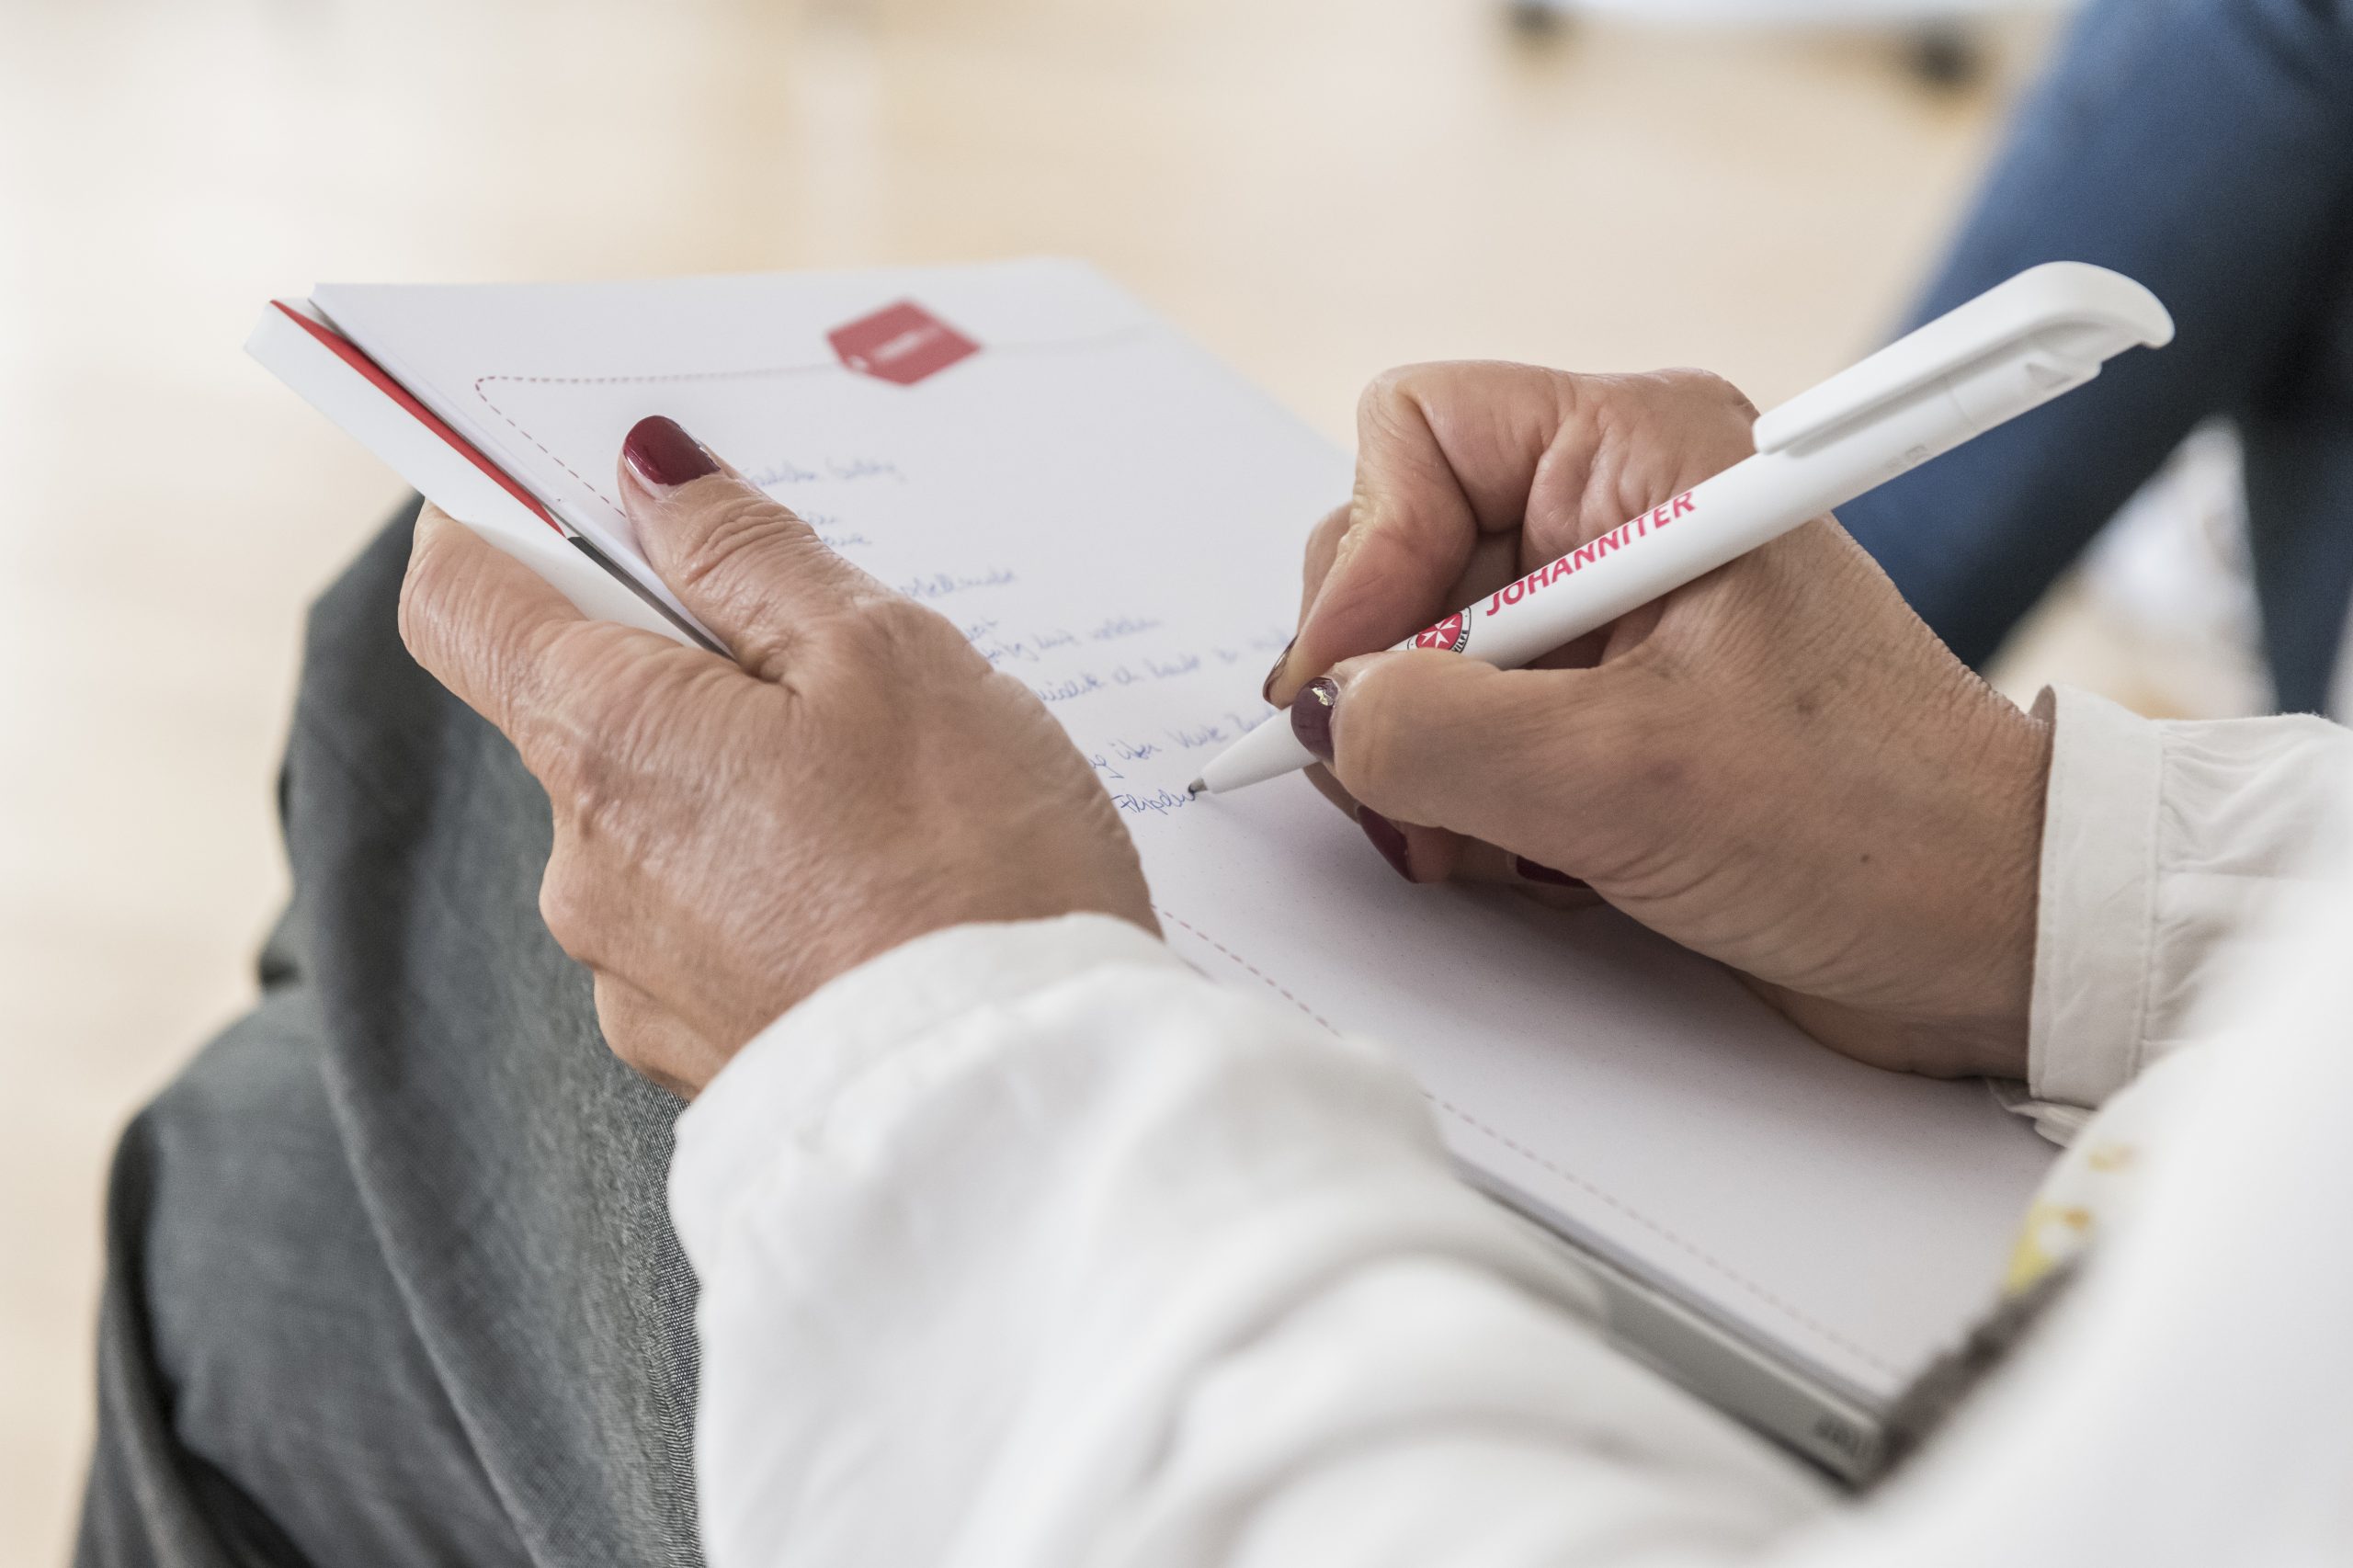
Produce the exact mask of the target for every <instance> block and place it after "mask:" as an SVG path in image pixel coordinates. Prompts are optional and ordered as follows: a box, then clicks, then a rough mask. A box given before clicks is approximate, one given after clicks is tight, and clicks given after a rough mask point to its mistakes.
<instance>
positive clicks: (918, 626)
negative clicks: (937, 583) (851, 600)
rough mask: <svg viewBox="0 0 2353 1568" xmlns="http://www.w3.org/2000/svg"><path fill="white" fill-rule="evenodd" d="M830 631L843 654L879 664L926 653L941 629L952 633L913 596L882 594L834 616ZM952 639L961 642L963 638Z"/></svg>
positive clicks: (935, 640) (942, 621) (938, 617)
mask: <svg viewBox="0 0 2353 1568" xmlns="http://www.w3.org/2000/svg"><path fill="white" fill-rule="evenodd" d="M832 631H833V636H834V639H835V642H836V644H837V646H838V647H839V648H840V650H841V652H842V653H844V654H846V655H847V656H848V657H850V658H853V659H858V660H862V661H867V662H869V663H870V664H871V665H874V666H876V667H881V666H884V665H888V664H890V663H892V662H895V661H899V660H903V659H907V658H911V657H917V656H921V655H923V654H925V653H928V652H929V651H931V650H932V649H933V647H934V646H935V645H936V643H937V642H938V640H939V637H940V634H941V633H942V632H949V633H950V634H951V635H952V633H953V629H952V628H951V627H949V624H948V622H947V621H946V620H945V619H942V618H941V617H940V616H939V615H938V614H937V613H935V612H934V611H931V610H928V609H926V608H924V607H923V606H921V605H919V604H916V603H915V601H914V600H912V599H904V598H901V597H898V596H896V595H882V596H877V597H873V598H870V599H866V600H864V601H862V602H860V603H859V604H858V607H857V608H855V609H854V610H853V611H852V612H851V613H850V614H848V615H845V616H841V617H839V618H837V619H835V622H834V625H833V628H832ZM954 641H955V642H958V643H960V644H961V643H962V642H963V639H962V638H961V637H955V638H954Z"/></svg>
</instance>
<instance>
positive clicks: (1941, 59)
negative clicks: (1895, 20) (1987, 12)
mask: <svg viewBox="0 0 2353 1568" xmlns="http://www.w3.org/2000/svg"><path fill="white" fill-rule="evenodd" d="M1992 64H1993V59H1992V53H1991V51H1989V50H1988V49H1987V48H1986V47H1985V42H1984V39H1982V38H1981V37H1980V36H1979V35H1978V33H1977V32H1976V30H1975V29H1974V28H1969V27H1966V26H1963V25H1962V24H1961V23H1958V22H1944V23H1938V24H1937V25H1936V26H1933V27H1927V28H1920V29H1919V30H1918V31H1917V32H1915V33H1914V34H1913V35H1912V36H1911V37H1910V38H1909V39H1907V40H1905V41H1904V68H1905V69H1906V70H1908V71H1909V72H1911V74H1913V76H1914V77H1915V79H1917V80H1918V81H1919V82H1920V83H1921V85H1924V86H1927V87H1931V88H1934V89H1935V90H1936V91H1938V92H1941V93H1958V92H1963V91H1966V90H1967V89H1969V88H1971V87H1973V86H1975V85H1977V84H1979V83H1980V82H1983V81H1984V79H1985V77H1986V75H1987V74H1988V73H1989V71H1990V70H1991V68H1992Z"/></svg>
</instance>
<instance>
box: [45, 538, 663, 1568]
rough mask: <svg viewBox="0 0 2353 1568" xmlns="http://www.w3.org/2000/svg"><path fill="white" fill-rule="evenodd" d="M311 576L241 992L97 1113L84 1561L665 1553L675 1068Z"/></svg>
mask: <svg viewBox="0 0 2353 1568" xmlns="http://www.w3.org/2000/svg"><path fill="white" fill-rule="evenodd" d="M413 516H414V508H411V510H410V511H408V512H405V513H404V514H403V515H402V516H401V517H399V518H397V519H395V521H394V522H393V524H392V526H391V527H389V528H387V529H386V530H385V531H384V533H383V534H382V535H381V536H380V537H379V538H378V539H377V540H375V541H374V543H373V544H371V545H370V546H369V549H368V551H366V552H365V554H364V555H363V556H362V557H361V558H360V559H359V561H358V562H356V563H355V564H354V565H353V567H352V568H351V569H350V571H349V572H348V573H347V574H346V575H345V576H344V578H343V579H342V580H341V581H340V582H338V583H337V584H336V585H335V587H334V588H333V589H332V590H330V591H329V592H328V594H327V595H326V596H325V597H324V598H323V599H322V600H321V601H320V602H319V604H318V605H317V607H316V608H314V610H313V614H312V617H311V622H310V634H309V642H308V647H307V652H306V655H305V662H304V670H303V676H302V684H301V697H300V699H299V702H298V707H297V713H296V719H295V724H294V730H293V734H292V738H291V740H290V744H289V747H288V755H287V764H286V772H285V776H284V781H283V784H282V787H281V790H282V804H283V809H284V815H285V820H286V833H287V844H288V850H289V854H290V858H291V861H292V865H293V869H294V879H295V894H294V899H293V902H292V904H291V905H290V909H289V910H288V912H287V915H286V916H285V918H284V920H283V921H282V922H281V924H280V926H279V927H278V930H277V932H276V933H275V934H274V935H273V937H272V938H271V940H270V943H269V946H268V949H267V951H266V953H265V955H264V960H263V977H264V982H265V986H266V993H265V996H264V999H263V1001H262V1002H261V1004H260V1005H259V1006H257V1007H256V1009H255V1010H254V1012H253V1013H251V1014H250V1015H248V1016H247V1017H244V1018H243V1019H241V1020H240V1021H239V1022H237V1023H236V1024H234V1025H233V1026H232V1027H231V1028H229V1029H228V1030H227V1031H226V1032H225V1033H224V1034H222V1037H221V1038H219V1039H218V1040H214V1041H213V1042H212V1043H211V1044H210V1045H209V1046H207V1047H206V1048H205V1050H204V1051H202V1052H201V1053H200V1054H199V1056H198V1057H197V1059H196V1060H195V1061H194V1062H192V1063H191V1064H190V1065H189V1066H188V1068H187V1069H186V1070H185V1072H183V1074H181V1075H180V1077H179V1078H178V1079H177V1080H176V1082H175V1083H174V1084H173V1085H171V1086H170V1087H169V1088H168V1089H167V1090H166V1091H165V1093H164V1094H163V1095H162V1096H160V1097H159V1098H158V1099H157V1100H156V1102H155V1103H154V1104H153V1106H152V1107H150V1108H148V1109H147V1110H146V1111H145V1112H144V1113H143V1114H142V1116H141V1117H140V1119H138V1120H137V1122H135V1123H134V1125H133V1126H132V1127H131V1130H130V1131H129V1132H128V1133H127V1134H126V1136H125V1139H124V1142H123V1145H122V1148H121V1150H120V1152H119V1154H118V1157H117V1163H116V1169H115V1176H114V1182H113V1187H112V1190H111V1192H110V1194H109V1200H108V1282H107V1289H106V1303H105V1307H104V1309H103V1315H102V1323H101V1331H100V1340H101V1344H100V1432H99V1441H98V1447H97V1455H96V1459H95V1460H94V1463H93V1467H92V1471H91V1478H90V1484H89V1488H88V1493H87V1496H86V1500H85V1516H84V1525H83V1536H82V1542H81V1549H80V1552H79V1560H80V1561H81V1562H84V1563H89V1564H96V1563H134V1562H165V1563H175V1564H180V1563H185V1564H189V1565H206V1568H210V1565H212V1564H220V1563H232V1562H234V1563H244V1562H272V1563H275V1562H310V1563H314V1564H327V1563H338V1562H369V1563H373V1564H388V1565H389V1564H409V1563H419V1564H422V1563H437V1564H446V1563H459V1562H462V1563H507V1562H515V1563H523V1562H529V1563H538V1564H559V1563H574V1562H578V1563H590V1562H594V1563H598V1564H609V1563H624V1562H675V1563H692V1562H697V1561H699V1554H698V1553H697V1551H696V1548H695V1544H694V1528H693V1514H692V1495H693V1494H692V1488H691V1480H690V1475H689V1470H688V1442H689V1433H690V1431H691V1427H692V1415H693V1408H692V1402H693V1392H694V1359H693V1358H694V1342H693V1324H692V1316H693V1281H692V1278H691V1275H690V1273H689V1271H688V1267H687V1265H686V1262H685V1259H684V1257H683V1256H682V1255H681V1254H680V1252H679V1250H678V1248H677V1244H676V1240H675V1238H674V1237H673V1236H672V1235H671V1233H670V1230H669V1225H668V1220H667V1216H666V1212H665V1206H664V1202H663V1179H664V1174H665V1169H666V1166H667V1163H668V1158H669V1148H670V1131H671V1125H672V1122H673V1121H674V1119H675V1118H676V1113H677V1110H678V1105H677V1102H676V1101H675V1100H674V1099H672V1098H671V1097H670V1096H667V1095H665V1094H664V1093H662V1092H661V1091H659V1090H657V1089H654V1088H653V1087H651V1086H650V1085H646V1084H645V1083H643V1082H642V1080H640V1079H639V1078H638V1077H637V1076H636V1075H635V1074H631V1073H630V1072H629V1071H628V1070H627V1069H625V1068H623V1067H621V1066H620V1064H619V1063H618V1062H615V1061H614V1060H613V1058H612V1057H611V1055H610V1054H609V1052H608V1051H607V1050H606V1049H605V1046H604V1043H603V1041H602V1040H601V1039H600V1038H599V1036H598V1034H597V1027H596V1020H595V1015H594V1010H593V1007H592V1006H591V1003H590V997H589V987H588V981H587V977H586V975H585V973H584V972H583V971H581V970H580V969H579V968H578V967H577V966H576V965H574V964H573V963H572V962H571V960H568V959H566V958H565V957H564V955H563V952H562V951H561V950H559V949H557V948H556V947H555V945H554V943H553V942H552V940H551V938H550V937H548V935H547V932H546V929H545V927H544V926H543V925H542V924H541V923H540V918H539V915H538V892H539V881H540V869H541V868H542V867H543V866H544V865H545V863H546V857H547V846H548V833H549V824H548V812H547V804H546V801H545V798H544V797H543V796H542V795H541V794H540V790H539V788H538V786H537V785H536V784H535V783H534V782H533V781H532V780H531V778H530V777H529V775H528V774H526V773H525V772H524V771H523V769H522V767H521V766H520V764H519V763H518V762H517V759H516V757H515V755H514V753H513V751H512V749H511V748H510V747H508V746H507V744H506V742H505V741H504V740H503V739H502V738H501V737H500V736H499V735H498V734H497V733H495V732H494V731H493V730H491V729H490V728H489V727H488V726H487V725H485V724H483V722H481V721H479V720H478V719H476V718H475V717H474V716H473V715H472V713H471V712H469V711H467V710H466V709H465V708H464V707H463V706H462V705H461V704H460V703H458V702H457V701H456V700H455V699H452V698H450V697H449V696H448V695H447V694H446V693H445V692H443V691H442V690H441V689H440V687H438V686H437V685H435V684H434V683H433V682H432V680H431V679H430V678H429V677H427V676H426V675H425V674H424V673H423V672H422V671H420V670H419V669H418V668H417V667H416V666H415V664H414V663H413V662H412V661H411V660H410V659H409V657H408V655H407V653H405V651H404V649H403V648H402V647H401V644H400V641H399V637H398V634H397V631H396V628H395V624H394V611H395V606H396V604H397V597H398V591H399V583H400V575H401V571H402V567H403V565H404V562H405V561H406V558H407V553H408V544H407V540H408V532H409V525H410V523H411V521H412V520H413Z"/></svg>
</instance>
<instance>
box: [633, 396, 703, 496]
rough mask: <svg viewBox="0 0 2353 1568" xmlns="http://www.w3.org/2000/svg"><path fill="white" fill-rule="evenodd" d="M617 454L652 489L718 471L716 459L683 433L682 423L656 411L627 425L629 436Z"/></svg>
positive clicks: (661, 488) (656, 490) (678, 483)
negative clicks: (619, 454) (650, 415)
mask: <svg viewBox="0 0 2353 1568" xmlns="http://www.w3.org/2000/svg"><path fill="white" fill-rule="evenodd" d="M621 457H622V459H623V460H625V461H626V462H628V464H629V466H630V472H632V473H634V474H636V475H637V477H638V478H639V479H641V480H642V481H644V482H645V485H646V487H647V488H648V489H650V490H654V491H655V492H660V491H664V490H672V489H676V487H677V486H679V485H681V484H686V483H691V482H692V481H694V480H698V479H701V478H703V477H704V476H705V475H707V474H713V473H717V472H719V462H718V460H716V459H715V458H713V457H712V456H711V455H710V453H709V452H707V451H705V450H703V446H702V443H701V442H700V441H698V440H696V439H695V438H694V437H692V436H689V435H688V434H687V431H686V426H682V425H680V424H679V423H678V422H677V421H676V420H675V419H671V418H667V417H665V416H664V415H659V414H656V415H653V416H652V417H650V418H645V419H641V420H639V421H638V422H637V423H636V424H635V425H632V426H630V432H629V438H628V439H627V440H625V441H623V442H622V443H621Z"/></svg>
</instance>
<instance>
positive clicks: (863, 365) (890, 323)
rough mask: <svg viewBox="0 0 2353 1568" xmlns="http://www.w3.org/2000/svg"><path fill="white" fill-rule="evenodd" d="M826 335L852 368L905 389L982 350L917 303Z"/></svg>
mask: <svg viewBox="0 0 2353 1568" xmlns="http://www.w3.org/2000/svg"><path fill="white" fill-rule="evenodd" d="M825 337H826V340H827V341H828V342H830V343H831V344H833V346H834V352H835V353H836V354H838V355H840V356H841V357H842V363H843V364H845V365H847V366H848V367H849V368H850V369H853V370H856V371H858V373H859V374H860V375H867V376H872V377H873V378H874V379H875V380H877V381H895V382H897V383H898V384H899V385H900V386H903V387H911V386H913V385H915V383H916V382H917V381H922V380H923V379H924V378H925V377H926V376H929V375H934V374H937V373H938V372H939V371H941V370H944V369H948V367H949V366H950V365H953V364H954V363H956V361H957V360H959V359H964V358H970V357H972V355H974V354H978V353H979V352H980V351H981V346H980V345H979V344H977V343H975V342H973V341H972V339H971V338H969V337H967V336H965V335H963V334H962V333H961V332H958V331H957V330H956V329H955V328H954V327H952V326H949V324H947V323H946V322H944V321H941V320H940V319H939V318H938V316H936V315H933V314H932V313H931V312H929V311H926V310H925V309H924V308H923V307H922V306H921V305H918V304H916V303H915V301H913V300H902V301H899V302H898V303H897V304H895V305H885V306H883V307H882V308H881V310H879V311H877V312H874V313H873V314H872V315H870V316H860V317H858V320H856V321H854V322H851V323H850V324H848V325H847V326H837V327H835V328H834V330H833V331H831V332H829V333H827V334H826V335H825Z"/></svg>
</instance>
